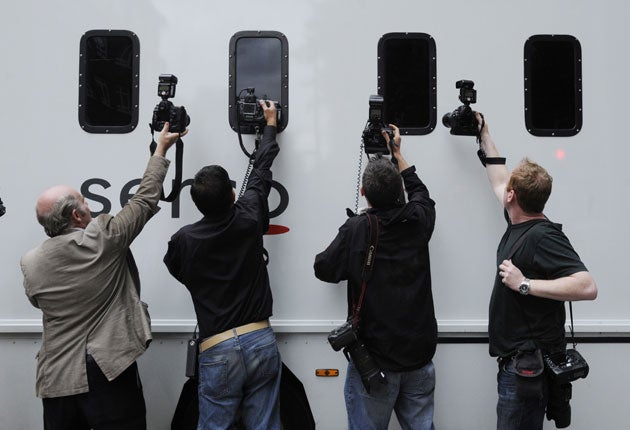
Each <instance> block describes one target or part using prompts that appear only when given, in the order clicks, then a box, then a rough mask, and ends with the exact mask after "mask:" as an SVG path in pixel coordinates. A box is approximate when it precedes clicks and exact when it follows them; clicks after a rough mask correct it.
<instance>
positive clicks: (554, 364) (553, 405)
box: [543, 349, 589, 428]
mask: <svg viewBox="0 0 630 430" xmlns="http://www.w3.org/2000/svg"><path fill="white" fill-rule="evenodd" d="M543 360H544V362H545V368H546V369H547V372H548V374H549V375H550V377H551V378H550V384H549V402H548V404H547V419H548V420H554V422H555V423H556V428H566V427H569V425H570V424H571V405H570V404H569V401H570V400H571V396H572V387H571V381H575V380H576V379H579V378H586V376H587V375H588V370H589V368H588V363H587V362H586V360H585V359H584V358H583V357H582V355H581V354H580V353H579V352H577V350H575V349H567V350H566V351H561V352H558V353H555V354H545V356H544V357H543Z"/></svg>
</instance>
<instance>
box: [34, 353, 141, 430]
mask: <svg viewBox="0 0 630 430" xmlns="http://www.w3.org/2000/svg"><path fill="white" fill-rule="evenodd" d="M86 367H87V377H88V385H89V387H90V391H89V392H88V393H83V394H76V395H73V396H64V397H54V398H48V399H42V402H43V404H44V430H62V429H63V430H89V429H94V430H145V429H146V409H145V405H144V396H143V394H142V384H141V383H140V375H139V374H138V365H137V364H136V363H135V362H134V363H133V364H132V365H131V366H129V367H128V368H127V369H126V370H125V371H124V372H123V373H121V374H120V375H119V376H118V377H117V378H116V379H114V380H113V381H108V380H107V378H106V377H105V375H104V374H103V372H101V369H100V368H99V367H98V365H97V364H96V362H95V361H94V359H93V358H92V356H90V355H88V356H87V358H86Z"/></svg>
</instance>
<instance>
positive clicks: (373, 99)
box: [361, 95, 394, 155]
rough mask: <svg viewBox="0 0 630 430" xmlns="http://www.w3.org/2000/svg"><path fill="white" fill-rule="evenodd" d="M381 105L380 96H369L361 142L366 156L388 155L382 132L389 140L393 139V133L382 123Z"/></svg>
mask: <svg viewBox="0 0 630 430" xmlns="http://www.w3.org/2000/svg"><path fill="white" fill-rule="evenodd" d="M383 104H384V100H383V97H382V96H378V95H371V96H370V108H369V112H368V122H367V124H366V125H365V129H364V130H363V134H362V135H361V140H362V141H363V147H364V149H365V153H366V154H368V155H369V154H377V153H379V154H383V155H387V154H389V148H388V147H387V141H386V140H385V137H384V136H383V134H382V132H383V131H386V132H387V134H388V135H389V138H390V139H393V138H394V132H393V130H392V129H391V128H389V127H388V126H387V125H386V124H385V122H384V121H383Z"/></svg>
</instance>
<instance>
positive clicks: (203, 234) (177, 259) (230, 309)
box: [164, 126, 279, 338]
mask: <svg viewBox="0 0 630 430" xmlns="http://www.w3.org/2000/svg"><path fill="white" fill-rule="evenodd" d="M275 136H276V128H275V127H270V126H267V127H265V130H264V133H263V138H262V143H261V145H260V148H259V150H258V152H257V156H256V161H255V163H254V166H253V169H252V173H251V175H250V177H249V180H248V182H247V188H246V190H245V192H244V194H243V196H241V197H240V198H239V199H238V200H237V201H236V203H235V204H234V205H233V206H232V207H231V208H230V209H229V211H228V212H227V213H224V214H221V215H219V216H216V217H213V218H210V217H204V218H202V219H201V220H200V221H198V222H196V223H194V224H190V225H187V226H185V227H183V228H181V229H180V230H179V231H178V232H177V233H175V234H174V235H173V237H172V238H171V240H170V242H169V244H168V251H167V253H166V255H165V256H164V263H165V264H166V266H167V267H168V270H169V272H170V273H171V274H172V275H173V276H174V277H175V278H176V279H177V280H178V281H180V282H181V283H182V284H184V285H185V286H186V288H188V290H189V291H190V294H191V296H192V299H193V305H194V307H195V312H196V314H197V321H198V323H199V334H200V336H201V337H202V338H205V337H208V336H212V335H214V334H216V333H220V332H223V331H225V330H229V329H231V328H233V327H238V326H241V325H244V324H249V323H251V322H256V321H262V320H265V319H267V318H269V317H270V316H271V313H272V303H273V300H272V295H271V289H270V286H269V276H268V274H267V266H266V264H265V261H264V259H263V234H265V232H266V231H267V229H268V228H269V207H268V204H267V197H268V196H269V192H270V190H271V182H272V174H271V170H270V168H271V164H272V162H273V160H274V158H275V157H276V155H277V154H278V151H279V148H278V144H277V142H276V141H275Z"/></svg>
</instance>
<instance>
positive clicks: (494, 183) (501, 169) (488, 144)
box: [475, 112, 510, 203]
mask: <svg viewBox="0 0 630 430" xmlns="http://www.w3.org/2000/svg"><path fill="white" fill-rule="evenodd" d="M475 115H476V116H477V122H478V123H479V127H480V128H481V142H480V145H481V149H482V150H483V151H484V152H485V153H486V157H487V158H498V157H500V155H499V151H498V150H497V148H496V146H495V145H494V141H493V140H492V136H490V131H489V130H488V123H487V122H485V121H484V119H483V117H482V116H481V114H480V113H479V112H475ZM486 174H487V175H488V180H489V181H490V186H491V187H492V191H494V195H495V196H496V198H497V200H499V203H503V192H504V191H505V187H506V186H507V183H508V180H509V179H510V173H509V172H508V170H507V167H506V166H505V164H491V163H487V164H486Z"/></svg>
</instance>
